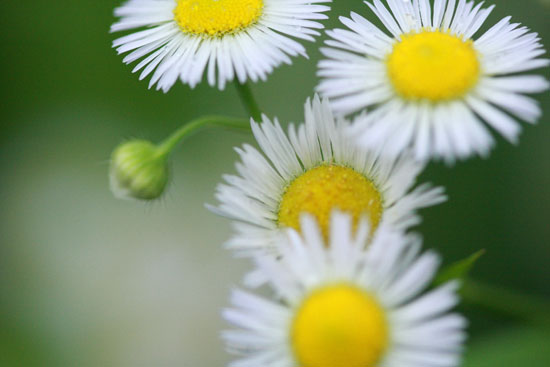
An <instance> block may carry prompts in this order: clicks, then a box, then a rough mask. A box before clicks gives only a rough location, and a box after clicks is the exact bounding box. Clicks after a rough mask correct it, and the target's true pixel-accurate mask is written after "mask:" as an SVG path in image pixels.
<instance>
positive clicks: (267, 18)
mask: <svg viewBox="0 0 550 367" xmlns="http://www.w3.org/2000/svg"><path fill="white" fill-rule="evenodd" d="M330 1H331V0H128V1H127V2H126V3H124V4H123V5H122V6H121V7H119V8H117V9H116V10H115V15H116V16H118V17H120V18H121V19H120V20H119V21H118V22H117V23H115V24H113V26H112V27H111V31H113V32H115V31H122V30H128V29H135V28H138V29H139V28H144V27H147V29H144V30H140V31H137V32H135V33H132V34H129V35H127V36H124V37H122V38H119V39H117V40H115V41H114V43H113V47H116V48H117V51H118V52H119V53H121V54H122V53H127V52H130V53H129V54H128V55H127V56H126V57H125V58H124V62H125V63H131V62H134V61H136V60H138V59H142V60H141V61H140V62H139V63H138V65H137V66H136V67H135V68H134V70H133V71H134V72H137V71H139V70H142V72H141V75H140V79H143V78H145V77H147V76H148V75H149V74H151V73H153V76H152V77H151V80H150V82H149V87H152V86H153V85H155V84H156V85H157V89H162V90H163V91H164V92H167V91H168V90H169V89H170V88H171V87H172V85H174V83H175V82H176V80H177V79H178V78H179V79H181V81H182V82H183V83H185V84H189V85H190V86H191V87H194V86H195V85H197V84H198V83H199V82H200V81H201V80H202V78H203V76H204V74H206V75H207V79H208V83H209V84H210V85H211V86H214V85H216V84H217V85H218V88H219V89H224V87H225V84H226V83H227V82H228V81H231V80H233V79H234V78H235V77H236V78H237V79H238V80H239V81H240V82H241V83H244V82H245V81H246V80H247V79H251V80H253V81H257V80H259V79H262V80H265V79H266V78H267V75H268V74H270V73H271V72H272V71H273V69H274V68H275V67H277V66H279V65H280V64H281V63H287V64H290V63H291V60H290V57H289V56H297V55H302V56H306V52H305V49H304V47H303V46H302V45H301V44H300V43H299V42H297V41H295V40H294V39H293V38H298V39H303V40H308V41H312V40H313V39H314V38H313V37H314V36H317V35H318V34H319V33H318V31H316V29H319V28H322V25H321V24H320V23H318V22H317V20H320V19H325V18H326V16H325V15H323V14H322V13H323V12H325V11H327V10H328V9H329V8H328V7H327V6H323V5H319V4H321V3H327V2H330Z"/></svg>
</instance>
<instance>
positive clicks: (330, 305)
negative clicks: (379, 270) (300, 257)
mask: <svg viewBox="0 0 550 367" xmlns="http://www.w3.org/2000/svg"><path fill="white" fill-rule="evenodd" d="M291 342H292V349H293V352H294V356H295V359H296V360H297V362H298V365H299V366H301V367H334V366H345V367H376V366H377V365H378V362H379V361H380V359H381V356H382V355H383V353H384V351H385V350H386V347H387V345H388V326H387V321H386V316H385V313H384V311H383V309H382V308H381V307H380V305H379V304H378V302H377V301H376V300H375V299H374V298H373V297H372V296H371V295H370V294H368V293H366V292H365V291H363V290H361V289H359V288H357V287H355V286H351V285H346V284H339V285H333V286H328V287H325V288H321V289H319V290H317V291H315V292H313V293H312V294H311V295H310V296H309V297H308V298H307V299H306V300H305V301H304V302H303V303H302V305H301V306H300V307H299V308H298V310H297V314H296V317H295V318H294V321H293V323H292V329H291Z"/></svg>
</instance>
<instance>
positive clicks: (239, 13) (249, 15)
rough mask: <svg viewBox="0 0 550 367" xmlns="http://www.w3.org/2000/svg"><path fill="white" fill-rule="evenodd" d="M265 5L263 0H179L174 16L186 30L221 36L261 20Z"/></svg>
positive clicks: (210, 35) (193, 32)
mask: <svg viewBox="0 0 550 367" xmlns="http://www.w3.org/2000/svg"><path fill="white" fill-rule="evenodd" d="M263 6H264V3H263V1H262V0H178V5H177V6H176V9H174V19H175V21H176V22H177V23H178V24H179V26H180V28H181V29H182V31H183V32H185V33H192V34H196V35H200V36H208V37H220V36H223V35H225V34H228V33H234V32H237V31H239V30H242V29H244V28H246V27H248V26H250V25H251V24H253V23H255V22H256V21H258V18H259V17H260V16H261V15H262V10H263Z"/></svg>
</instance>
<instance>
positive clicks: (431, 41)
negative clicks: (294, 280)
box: [386, 31, 480, 102]
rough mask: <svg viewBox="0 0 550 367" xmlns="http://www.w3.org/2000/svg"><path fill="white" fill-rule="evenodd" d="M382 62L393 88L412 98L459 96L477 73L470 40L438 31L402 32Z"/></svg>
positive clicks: (462, 94) (432, 100)
mask: <svg viewBox="0 0 550 367" xmlns="http://www.w3.org/2000/svg"><path fill="white" fill-rule="evenodd" d="M386 64H387V69H388V74H389V77H390V80H391V82H392V84H393V87H394V88H395V90H396V92H397V93H398V94H399V95H401V96H402V97H403V98H405V99H412V100H419V99H426V100H429V101H431V102H439V101H444V100H450V99H454V98H459V97H462V96H464V95H465V94H466V93H467V92H468V91H469V90H470V89H471V88H472V87H473V86H474V85H475V84H476V82H477V81H478V79H479V74H480V64H479V60H478V57H477V52H476V50H475V49H474V44H473V42H472V41H471V40H468V41H464V40H462V39H461V38H459V37H456V36H453V35H451V34H449V33H445V32H440V31H435V32H431V31H423V32H421V33H411V34H406V35H403V36H402V37H401V41H400V42H398V43H396V44H395V45H394V46H393V51H392V53H391V54H390V55H389V57H388V59H387V60H386Z"/></svg>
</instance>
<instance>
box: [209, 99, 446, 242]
mask: <svg viewBox="0 0 550 367" xmlns="http://www.w3.org/2000/svg"><path fill="white" fill-rule="evenodd" d="M347 128H348V122H347V121H345V120H338V121H335V119H334V118H333V116H332V113H331V111H330V108H329V103H328V101H321V100H320V99H319V98H318V97H315V98H314V100H313V102H310V101H309V100H308V101H307V102H306V105H305V123H304V124H300V125H298V126H297V127H296V126H295V125H292V124H291V125H290V127H289V130H288V134H285V132H284V131H283V129H282V128H281V126H280V124H279V122H278V121H277V120H275V121H274V122H271V121H270V120H269V119H267V118H266V117H264V120H263V122H262V123H261V124H256V123H253V124H252V130H253V133H254V136H255V137H256V140H257V142H258V144H259V145H260V147H261V149H262V151H263V153H264V154H265V156H264V155H263V154H262V153H260V152H259V151H258V150H256V149H255V148H252V147H251V146H249V145H245V146H243V147H242V148H239V149H237V152H238V153H239V154H240V156H241V159H242V161H241V162H239V163H238V164H237V166H236V167H237V171H238V173H239V175H238V176H233V175H227V176H224V179H225V181H226V183H224V184H221V185H219V187H218V190H217V195H216V197H217V198H218V200H219V202H220V205H219V206H218V207H217V208H213V210H214V211H215V212H216V213H219V214H221V215H223V216H226V217H228V218H230V219H232V220H234V221H235V229H236V232H237V233H236V235H235V236H234V237H233V238H232V239H231V240H230V241H229V242H228V246H229V247H231V248H235V249H237V250H239V251H240V252H241V253H242V252H248V251H252V252H255V251H257V250H270V251H275V252H277V246H276V243H277V241H278V239H277V238H278V236H280V233H281V230H282V229H286V228H294V229H297V230H299V229H300V221H299V218H300V216H301V214H302V213H303V212H306V213H309V214H311V215H313V216H315V218H316V219H317V220H318V221H319V224H320V226H321V229H322V232H323V234H324V236H325V237H328V236H329V230H328V229H329V217H330V213H331V212H332V210H334V209H339V210H341V211H345V212H348V213H351V214H352V216H353V222H354V224H355V225H356V224H357V223H358V220H359V218H360V217H361V216H362V215H367V216H368V218H369V220H370V222H371V223H372V227H373V232H374V231H375V230H376V228H377V227H378V226H379V225H381V224H382V223H389V224H391V225H393V226H395V227H396V228H407V227H410V226H412V225H414V224H416V223H418V222H419V218H418V216H417V215H416V211H417V210H418V209H419V208H422V207H426V206H431V205H434V204H437V203H440V202H442V201H443V200H445V196H444V195H443V192H442V191H443V190H442V189H441V188H431V187H430V186H429V185H426V184H425V185H421V186H419V187H417V188H416V189H414V190H411V188H412V186H413V185H414V183H415V180H416V178H417V176H418V174H419V173H420V172H421V171H422V169H423V168H424V164H423V163H418V162H415V161H414V160H412V159H410V158H409V157H408V156H401V157H398V158H385V157H381V156H380V155H379V154H378V153H377V152H375V151H368V150H364V149H361V148H358V147H356V146H355V145H354V144H353V140H352V139H351V138H350V137H349V136H348V135H347V134H346V129H347Z"/></svg>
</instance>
